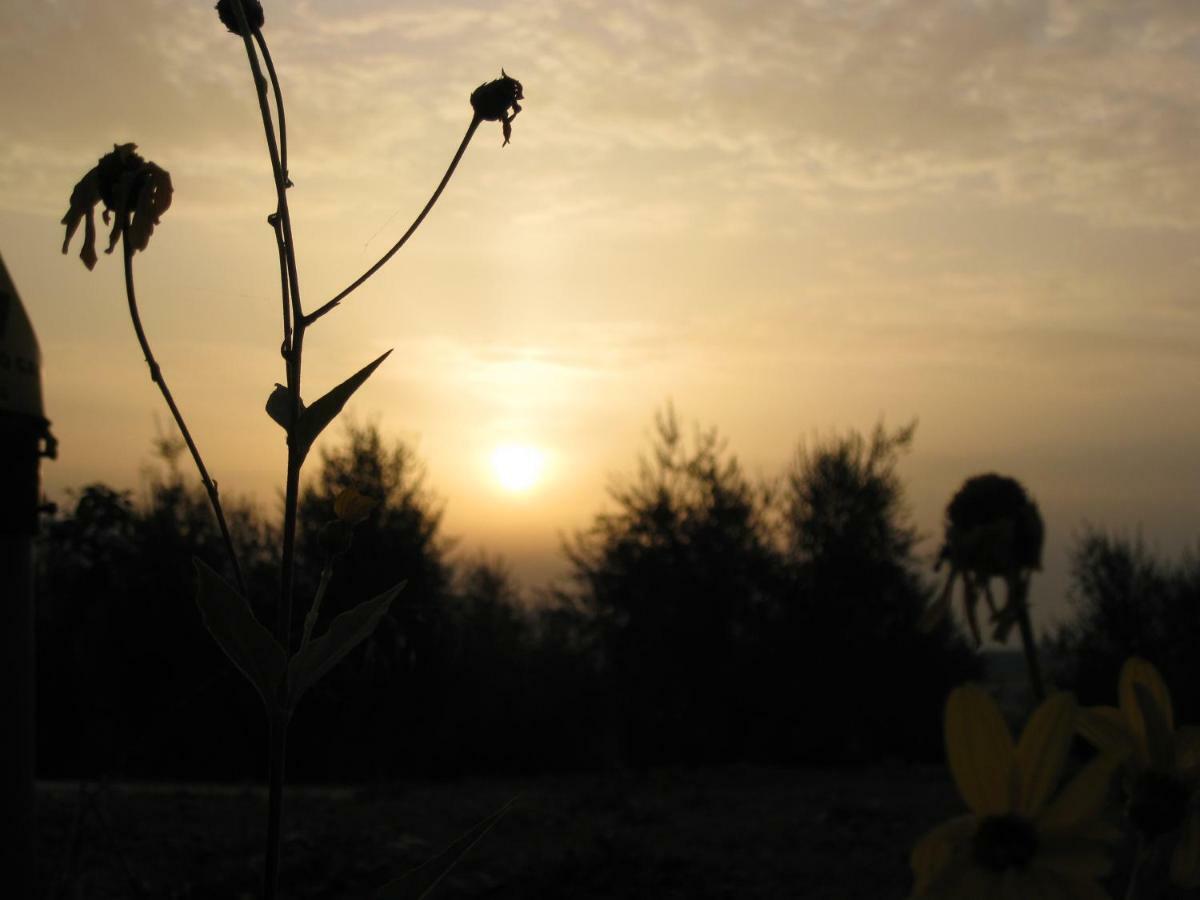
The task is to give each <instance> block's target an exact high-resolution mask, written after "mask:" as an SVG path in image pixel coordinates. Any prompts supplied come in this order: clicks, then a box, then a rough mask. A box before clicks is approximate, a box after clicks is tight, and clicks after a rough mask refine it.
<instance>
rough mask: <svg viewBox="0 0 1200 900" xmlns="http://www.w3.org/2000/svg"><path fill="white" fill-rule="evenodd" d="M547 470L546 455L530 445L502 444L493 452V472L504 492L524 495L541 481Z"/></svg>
mask: <svg viewBox="0 0 1200 900" xmlns="http://www.w3.org/2000/svg"><path fill="white" fill-rule="evenodd" d="M545 468H546V454H544V453H543V452H542V451H541V450H539V449H538V448H537V447H531V446H529V445H528V444H501V445H500V446H499V447H497V448H496V449H495V450H493V451H492V471H493V472H494V473H495V474H496V480H497V481H498V482H500V486H501V487H502V488H504V490H506V491H509V492H510V493H513V494H523V493H525V492H526V491H528V490H531V489H532V488H533V487H534V486H535V485H536V484H537V483H538V482H539V481H541V478H542V473H543V471H544V470H545Z"/></svg>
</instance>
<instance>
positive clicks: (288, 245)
mask: <svg viewBox="0 0 1200 900" xmlns="http://www.w3.org/2000/svg"><path fill="white" fill-rule="evenodd" d="M233 8H234V12H235V13H236V15H237V17H238V22H239V24H240V25H241V27H242V41H243V43H245V45H246V58H247V59H248V60H249V63H250V71H251V73H252V74H253V76H254V86H255V88H256V92H257V94H258V107H259V111H260V112H261V113H262V121H263V131H264V133H265V134H266V139H267V152H268V154H269V156H270V158H271V171H272V174H273V175H274V177H275V197H276V203H277V205H276V213H275V215H276V216H277V217H278V220H279V226H278V227H277V228H276V232H275V233H276V237H277V239H279V238H282V247H281V254H280V259H281V262H282V263H283V264H284V265H285V266H286V269H287V281H288V293H289V295H290V299H291V310H292V316H293V318H294V321H295V331H294V332H293V333H292V336H291V346H289V347H288V348H287V360H286V369H287V386H288V392H289V394H290V396H291V400H292V415H291V417H290V422H291V423H292V424H291V425H290V426H289V428H288V463H287V484H286V487H285V491H284V508H283V559H282V563H281V569H282V571H281V578H280V590H279V601H280V602H279V615H278V618H277V619H276V623H275V637H276V639H277V640H278V641H279V643H280V644H281V645H282V646H283V649H284V651H285V652H286V653H288V654H289V655H290V653H291V631H292V627H291V623H292V586H293V581H294V570H295V553H296V512H297V508H298V502H297V501H298V498H299V494H300V464H301V463H302V461H303V459H302V457H301V455H300V454H299V453H298V452H297V450H296V448H295V447H294V443H295V442H294V441H293V437H294V429H295V424H296V423H297V422H298V421H299V420H300V374H301V360H302V358H303V349H304V327H305V321H304V310H303V308H302V307H301V305H300V281H299V277H298V275H297V273H296V245H295V241H294V240H293V238H292V219H291V214H290V213H289V211H288V203H287V185H286V179H285V177H284V173H283V164H282V162H281V160H280V155H279V147H278V146H277V144H276V142H275V128H274V126H273V124H272V122H271V107H270V104H269V103H268V102H267V82H266V79H264V78H263V75H262V69H261V67H260V66H259V64H258V54H257V53H255V51H254V43H253V42H252V41H251V39H250V35H251V33H252V30H251V28H250V25H249V22H248V21H247V19H246V12H245V10H244V9H243V8H242V4H241V2H238V3H235V4H234V7H233ZM254 33H256V36H257V40H258V42H259V43H260V44H265V43H266V41H265V39H264V38H263V37H262V34H261V32H257V31H255V32H254Z"/></svg>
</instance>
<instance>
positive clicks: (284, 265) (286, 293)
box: [269, 215, 292, 360]
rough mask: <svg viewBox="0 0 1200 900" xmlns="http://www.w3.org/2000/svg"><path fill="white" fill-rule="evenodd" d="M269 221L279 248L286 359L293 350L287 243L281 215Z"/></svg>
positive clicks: (284, 355)
mask: <svg viewBox="0 0 1200 900" xmlns="http://www.w3.org/2000/svg"><path fill="white" fill-rule="evenodd" d="M269 221H270V223H271V227H272V228H273V229H274V230H275V246H276V247H277V248H278V250H279V295H280V297H282V298H283V343H282V344H281V345H280V348H279V352H280V353H281V354H282V355H283V358H284V359H285V360H286V359H287V358H288V356H289V355H290V354H291V352H292V307H291V291H290V290H289V289H288V261H287V245H286V244H285V243H284V240H283V225H282V223H281V221H280V218H279V216H278V215H274V216H270V217H269Z"/></svg>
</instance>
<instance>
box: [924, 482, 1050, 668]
mask: <svg viewBox="0 0 1200 900" xmlns="http://www.w3.org/2000/svg"><path fill="white" fill-rule="evenodd" d="M1044 539H1045V528H1044V526H1043V525H1042V516H1041V513H1039V512H1038V508H1037V504H1036V503H1034V502H1033V501H1032V500H1031V499H1030V498H1029V496H1028V494H1026V493H1025V489H1024V488H1023V487H1021V484H1020V482H1018V481H1016V480H1015V479H1012V478H1006V477H1005V476H1003V475H996V474H988V475H977V476H975V477H974V478H968V479H967V481H966V482H965V483H964V484H963V486H962V487H961V488H960V489H959V490H958V493H956V494H955V495H954V497H953V499H952V500H951V501H950V505H949V506H948V507H947V508H946V536H945V543H944V544H943V545H942V550H941V553H940V554H939V555H938V561H937V565H936V567H935V568H941V565H942V563H943V562H948V563H949V564H950V574H949V575H948V576H947V579H946V584H945V587H944V588H943V589H942V593H941V595H940V596H939V597H938V599H937V600H936V601H935V602H934V604H933V605H932V606H931V607H930V608H929V610H928V612H927V613H926V615H925V619H924V623H923V624H924V625H925V627H927V628H928V627H932V626H933V625H935V624H936V623H937V622H938V621H939V620H940V619H941V618H942V617H943V616H945V614H946V612H947V611H948V610H949V606H950V600H951V597H952V596H953V590H954V584H955V582H956V581H957V580H958V579H960V578H961V579H962V583H963V598H964V605H965V609H966V614H967V624H968V625H969V626H970V628H971V634H972V635H973V636H974V638H975V642H976V643H977V644H978V643H981V642H982V636H981V634H980V631H979V622H978V619H977V617H976V612H975V607H976V605H977V604H978V602H979V595H980V594H981V593H982V594H983V597H984V599H985V600H986V601H987V604H988V608H989V610H990V611H991V614H992V622H993V624H994V626H995V631H994V637H995V638H996V639H997V640H1001V641H1002V640H1004V639H1005V638H1006V637H1007V635H1008V630H1009V629H1010V628H1011V627H1012V626H1013V624H1015V623H1016V621H1017V617H1018V616H1019V615H1020V613H1021V611H1022V607H1023V604H1024V596H1023V594H1024V591H1023V590H1021V587H1022V586H1023V585H1024V583H1025V580H1026V579H1027V578H1028V577H1029V573H1030V572H1031V571H1033V570H1035V569H1040V568H1041V567H1042V543H1043V541H1044ZM997 576H998V577H1001V578H1004V579H1005V580H1006V582H1007V583H1008V588H1009V590H1008V594H1009V596H1008V603H1007V604H1006V606H1005V607H1004V608H1003V609H998V608H997V607H996V603H995V601H994V599H993V598H992V592H991V587H990V584H989V582H990V580H991V579H992V578H994V577H997Z"/></svg>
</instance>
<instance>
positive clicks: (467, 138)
mask: <svg viewBox="0 0 1200 900" xmlns="http://www.w3.org/2000/svg"><path fill="white" fill-rule="evenodd" d="M481 121H483V120H482V119H480V118H479V116H472V118H471V124H470V125H468V126H467V133H466V134H465V135H463V139H462V143H460V144H459V145H458V150H457V151H455V153H454V158H453V159H452V160H450V165H449V167H448V168H447V169H446V174H445V175H443V176H442V180H441V181H440V182H439V183H438V186H437V188H436V189H435V190H434V192H433V196H432V197H430V198H429V202H428V203H426V204H425V208H424V209H422V210H421V213H420V215H418V216H417V218H416V219H414V220H413V223H412V224H411V225H409V226H408V231H406V232H404V234H402V235H401V236H400V240H398V241H396V243H394V244H393V245H392V249H390V250H389V251H388V252H387V253H385V254H383V256H382V257H380V259H379V261H378V262H376V263H375V265H373V266H371V268H369V269H367V271H365V272H363V274H362V275H360V276H358V278H356V279H355V280H354V281H353V282H351V283H350V286H349V287H347V288H346V289H345V290H343V291H342V292H341V293H340V294H338V295H337V296H336V297H334V298H333V299H332V300H330V301H329V302H328V303H326V304H324V305H323V306H320V307H318V308H317V309H315V310H313V311H312V312H311V313H309V314H308V315H307V316H306V317H305V318H304V319H303V324H304V325H311V324H312V323H313V322H315V321H317V319H319V318H321V316H323V315H325V313H327V312H329V311H330V310H331V309H333V308H334V307H335V306H337V305H338V304H339V303H341V302H342V300H344V299H345V298H346V297H347V296H348V295H349V294H350V293H351V292H352V291H354V290H355V289H356V288H358V286H359V285H361V284H362V283H363V282H364V281H366V280H367V279H368V278H370V277H371V276H372V275H374V274H375V273H376V272H378V271H379V270H380V269H381V268H383V265H384V264H385V263H386V262H387V261H388V260H389V259H391V258H392V257H393V256H395V255H396V252H397V251H398V250H399V249H400V248H401V247H403V246H404V244H405V242H406V241H407V240H408V239H409V238H410V237H412V235H413V232H415V231H416V230H417V228H419V227H420V225H421V223H422V222H424V221H425V217H426V216H427V215H429V211H430V210H431V209H433V205H434V204H435V203H437V201H438V198H439V197H440V196H442V191H444V190H445V189H446V185H447V184H448V183H449V182H450V177H451V176H452V175H453V174H454V170H455V169H457V168H458V163H459V160H461V159H462V157H463V154H464V153H465V152H466V151H467V145H468V144H469V143H471V138H472V137H474V136H475V130H476V129H477V128H478V127H479V123H480V122H481Z"/></svg>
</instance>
